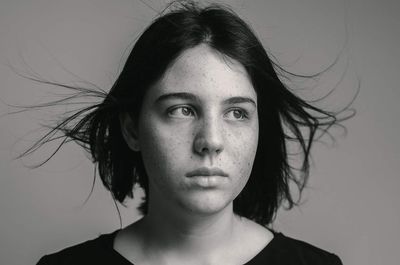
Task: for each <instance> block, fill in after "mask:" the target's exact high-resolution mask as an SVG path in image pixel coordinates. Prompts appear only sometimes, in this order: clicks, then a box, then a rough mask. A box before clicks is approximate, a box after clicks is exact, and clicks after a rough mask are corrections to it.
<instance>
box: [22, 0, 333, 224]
mask: <svg viewBox="0 0 400 265" xmlns="http://www.w3.org/2000/svg"><path fill="white" fill-rule="evenodd" d="M179 3H180V4H179V5H178V7H175V8H172V9H171V10H169V11H168V12H166V13H164V14H162V15H161V16H159V17H158V18H157V19H155V20H154V21H153V23H151V25H150V26H149V27H148V28H147V29H145V31H144V32H143V33H142V35H141V36H140V37H139V38H138V40H137V41H136V43H135V44H134V46H133V49H132V51H131V52H130V55H129V56H128V58H127V60H126V63H125V65H124V68H123V69H122V71H121V73H120V75H119V77H118V78H117V80H116V81H115V83H114V85H113V86H112V88H111V90H110V91H109V92H108V93H106V92H101V91H94V90H90V89H83V88H76V87H72V86H66V85H63V86H64V87H66V88H70V89H73V90H75V91H77V94H76V95H75V98H76V97H80V96H85V95H92V96H93V95H94V96H98V97H101V98H103V100H102V101H101V102H100V103H98V104H94V105H91V106H90V107H87V108H84V109H81V110H79V111H77V112H75V113H74V114H73V115H70V116H68V117H66V118H64V119H63V120H61V122H60V123H58V124H57V125H56V126H54V127H53V128H52V130H51V131H50V132H49V133H48V134H46V135H45V136H44V137H43V138H41V139H40V140H39V141H38V142H37V143H36V144H35V145H34V146H32V147H31V148H30V149H29V150H27V151H26V152H25V153H24V154H23V155H26V154H28V153H31V152H32V151H34V150H36V149H37V148H39V147H40V146H41V145H43V144H45V143H47V142H50V141H52V140H53V139H58V138H60V136H55V135H56V133H57V132H62V136H61V137H63V139H64V140H63V141H62V143H61V145H63V144H64V143H65V142H66V141H70V140H73V141H75V142H77V143H78V144H79V145H81V146H82V147H84V148H85V149H86V150H88V152H89V153H90V154H91V157H92V160H93V162H94V163H96V164H97V167H98V171H99V176H100V178H101V180H102V182H103V184H104V186H105V187H106V188H107V189H108V190H109V191H110V192H111V194H112V195H113V197H114V198H115V199H116V200H118V201H119V202H121V203H123V202H124V201H125V199H126V198H127V197H131V198H132V197H133V187H134V185H135V184H139V185H140V186H141V187H142V188H143V189H144V192H145V198H144V200H143V203H142V205H141V206H140V210H141V212H142V213H143V214H146V213H147V207H148V200H149V199H151V196H149V193H148V176H147V174H146V171H145V169H144V165H143V161H142V158H141V154H140V152H134V151H132V150H131V149H130V148H129V147H128V145H127V144H126V142H125V140H124V138H123V136H122V133H121V124H120V120H119V117H120V115H121V114H123V113H127V114H129V115H130V116H131V117H132V119H133V120H135V119H137V118H138V116H139V113H140V110H141V104H142V101H143V97H144V96H145V93H146V91H147V89H148V88H149V87H150V86H151V85H152V84H154V83H155V82H157V81H158V80H160V79H161V78H162V76H163V74H164V73H165V71H166V70H167V69H168V67H169V66H170V65H171V64H172V63H173V62H174V61H175V60H176V58H177V57H178V56H179V55H180V54H182V52H183V51H185V50H187V49H190V48H193V47H195V46H197V45H200V44H206V45H208V46H210V47H211V48H212V49H214V50H216V51H217V52H219V53H220V54H221V55H223V56H225V57H226V58H227V59H233V60H236V61H237V62H239V63H240V64H242V65H243V66H244V68H245V70H246V71H247V74H248V76H249V78H250V80H251V82H252V85H253V87H254V89H255V91H256V94H257V101H258V102H257V106H258V116H259V141H258V147H257V153H256V157H255V161H254V164H253V169H252V172H251V175H250V177H249V180H248V182H247V184H246V186H245V187H244V189H243V190H242V192H241V193H240V194H239V195H238V196H237V198H236V199H235V200H234V201H233V209H234V212H235V213H236V214H238V215H241V216H244V217H247V218H249V219H252V220H254V221H256V222H257V223H259V224H262V225H268V224H270V223H271V222H272V221H273V219H274V217H275V214H276V212H277V210H278V208H279V207H280V205H281V204H282V202H286V207H287V208H292V207H293V206H294V205H296V204H297V203H298V200H296V199H295V198H294V196H293V195H292V191H291V189H290V184H291V183H295V184H296V186H297V187H298V190H299V191H300V193H299V194H301V191H302V190H303V188H304V187H305V184H306V183H307V179H308V176H309V164H310V163H309V155H310V149H311V146H312V143H313V141H314V140H315V136H316V132H317V131H318V130H322V132H326V130H327V129H328V128H329V127H331V126H332V125H334V124H337V123H338V122H339V120H338V119H337V114H338V113H333V112H328V111H325V110H322V109H320V108H317V107H315V106H314V105H311V104H309V103H307V102H306V101H305V100H303V99H301V98H300V97H298V96H296V95H295V94H294V93H293V92H292V91H291V90H290V89H289V88H287V87H286V86H285V85H284V84H283V83H282V82H281V80H280V79H279V78H278V75H277V72H276V70H277V69H279V70H281V71H284V70H283V68H281V67H279V65H277V64H275V63H273V61H272V60H270V58H269V56H268V55H267V52H266V50H265V49H264V47H263V45H262V44H261V42H260V41H259V40H258V38H257V37H256V35H255V34H254V33H253V31H252V30H251V28H250V27H249V26H248V25H247V24H246V23H245V22H244V21H243V20H242V19H241V18H239V16H238V15H236V14H235V13H234V12H233V11H232V10H230V9H229V8H227V7H223V6H221V5H215V4H214V5H208V6H206V7H201V6H200V5H198V4H194V3H193V2H183V3H182V2H179ZM47 83H49V82H47ZM50 84H53V83H50ZM60 102H61V103H62V102H64V101H58V102H56V104H59V103H60ZM49 105H54V104H48V106H49ZM292 142H293V143H296V144H297V145H298V147H300V152H299V153H298V155H299V156H300V157H301V163H300V167H299V168H295V167H294V166H293V165H292V164H291V163H290V159H289V156H290V154H289V152H288V145H289V144H290V143H292ZM61 145H60V146H61ZM58 149H59V148H57V150H56V151H58ZM46 161H47V160H46Z"/></svg>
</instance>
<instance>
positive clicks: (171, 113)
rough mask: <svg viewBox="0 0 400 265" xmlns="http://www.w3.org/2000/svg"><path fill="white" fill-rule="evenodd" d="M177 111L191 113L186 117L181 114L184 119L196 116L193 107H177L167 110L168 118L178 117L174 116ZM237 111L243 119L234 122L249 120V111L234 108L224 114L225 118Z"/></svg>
mask: <svg viewBox="0 0 400 265" xmlns="http://www.w3.org/2000/svg"><path fill="white" fill-rule="evenodd" d="M177 110H181V111H183V110H186V111H188V113H189V114H190V115H186V114H183V113H181V114H182V115H183V117H191V116H195V111H194V110H193V107H191V106H177V107H172V108H169V109H168V110H167V114H168V116H170V117H177V115H174V112H175V111H177ZM236 111H238V112H239V113H240V115H241V117H240V118H233V120H239V121H241V120H246V119H248V118H249V115H248V113H247V111H246V110H244V109H242V108H232V109H229V110H228V111H227V112H226V113H225V114H224V116H225V117H226V116H227V115H228V113H234V112H236ZM233 115H234V114H233Z"/></svg>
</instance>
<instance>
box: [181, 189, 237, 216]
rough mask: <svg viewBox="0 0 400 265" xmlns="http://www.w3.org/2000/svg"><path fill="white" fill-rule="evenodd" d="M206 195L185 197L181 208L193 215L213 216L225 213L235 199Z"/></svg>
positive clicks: (208, 193) (209, 193) (210, 193)
mask: <svg viewBox="0 0 400 265" xmlns="http://www.w3.org/2000/svg"><path fill="white" fill-rule="evenodd" d="M202 193H203V192H202ZM205 193H206V194H204V193H203V194H193V195H192V196H190V197H185V198H184V199H183V201H181V202H180V205H181V207H182V208H184V209H185V210H187V211H190V212H191V213H193V214H197V215H212V214H216V213H219V212H221V211H223V210H224V209H225V208H226V207H227V206H229V204H231V203H232V201H233V198H232V199H231V198H227V197H226V196H221V194H213V193H212V192H205Z"/></svg>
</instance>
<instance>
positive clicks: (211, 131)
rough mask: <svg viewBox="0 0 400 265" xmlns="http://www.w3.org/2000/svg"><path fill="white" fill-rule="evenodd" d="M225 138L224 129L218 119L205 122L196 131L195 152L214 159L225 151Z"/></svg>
mask: <svg viewBox="0 0 400 265" xmlns="http://www.w3.org/2000/svg"><path fill="white" fill-rule="evenodd" d="M223 138H224V137H223V128H222V127H221V126H220V124H219V123H218V121H217V120H216V119H207V120H203V122H202V123H200V124H199V128H198V130H197V131H196V136H195V139H194V145H193V147H194V151H195V153H197V154H199V155H201V156H207V155H208V156H210V158H213V157H215V156H216V155H218V154H219V153H221V152H222V151H223V150H224V145H223Z"/></svg>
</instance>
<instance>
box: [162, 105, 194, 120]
mask: <svg viewBox="0 0 400 265" xmlns="http://www.w3.org/2000/svg"><path fill="white" fill-rule="evenodd" d="M168 116H170V117H173V118H181V119H184V118H189V117H193V116H194V111H193V110H192V109H191V108H190V107H187V106H180V107H174V108H171V109H169V110H168Z"/></svg>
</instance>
